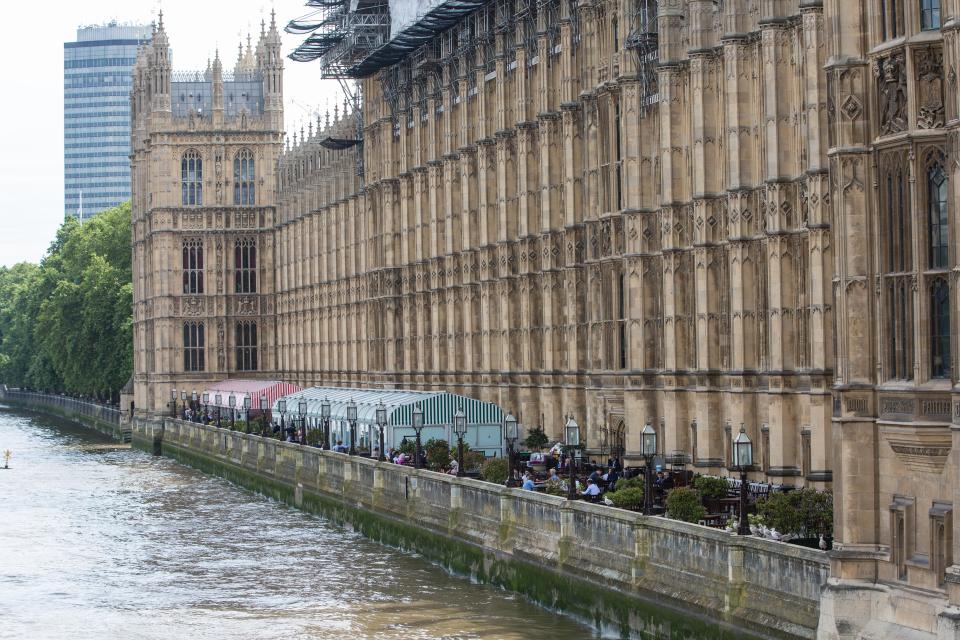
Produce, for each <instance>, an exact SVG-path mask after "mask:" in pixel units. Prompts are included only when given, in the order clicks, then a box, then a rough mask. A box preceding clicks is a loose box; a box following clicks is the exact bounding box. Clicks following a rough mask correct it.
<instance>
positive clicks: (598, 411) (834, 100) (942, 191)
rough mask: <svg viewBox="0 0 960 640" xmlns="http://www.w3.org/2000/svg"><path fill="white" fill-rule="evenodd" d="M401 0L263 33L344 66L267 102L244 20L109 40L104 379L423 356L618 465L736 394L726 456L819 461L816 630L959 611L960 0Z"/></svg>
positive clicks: (209, 377)
mask: <svg viewBox="0 0 960 640" xmlns="http://www.w3.org/2000/svg"><path fill="white" fill-rule="evenodd" d="M403 1H405V0H395V1H391V2H390V3H389V5H388V4H387V3H385V2H380V1H375V0H358V1H357V2H353V3H350V2H347V3H345V4H344V6H343V7H342V11H341V14H338V15H339V17H338V18H337V19H338V20H339V21H340V22H339V23H337V24H338V27H337V28H339V29H341V30H342V32H340V33H338V32H337V31H335V30H334V31H329V32H323V33H320V32H318V33H315V34H314V35H311V36H309V37H308V38H307V40H306V41H305V43H304V46H303V47H301V48H300V49H298V50H297V51H296V52H294V55H293V56H291V57H294V58H295V59H303V60H311V59H313V60H318V62H315V63H314V64H317V66H318V73H319V67H320V66H323V68H324V71H323V73H325V74H328V75H327V77H337V78H341V79H342V78H351V79H353V81H355V82H354V83H353V84H352V85H351V86H353V87H355V91H356V94H355V96H354V99H353V100H352V101H350V102H349V104H347V105H346V106H344V107H343V109H342V110H341V109H340V108H338V109H337V110H336V111H335V112H334V114H333V116H332V117H331V116H325V117H321V118H320V119H319V120H318V121H317V122H316V123H310V124H309V126H308V127H307V128H306V129H305V130H299V131H295V132H289V131H285V129H284V122H283V107H282V104H283V73H282V70H283V61H282V56H283V53H282V52H281V50H280V37H279V33H278V30H277V26H276V23H275V20H271V22H270V24H267V25H264V26H263V28H262V31H261V34H260V37H259V41H258V42H257V43H256V46H255V47H252V46H251V45H249V44H248V45H247V48H246V50H244V49H243V48H241V50H240V52H239V55H238V57H237V60H236V63H235V65H234V68H233V70H232V71H228V72H225V71H224V69H223V63H222V62H221V61H220V59H219V56H218V57H217V58H216V59H215V60H214V61H213V62H212V63H211V65H210V67H209V68H208V69H207V70H206V71H204V72H198V73H182V72H175V71H173V70H172V69H171V68H170V60H169V46H170V45H169V42H168V36H167V34H166V32H165V30H164V27H163V22H162V18H161V21H160V23H159V24H158V26H157V29H156V31H155V33H154V36H153V39H152V41H151V42H150V43H149V44H146V45H144V46H143V47H141V51H140V55H139V57H138V59H137V63H136V66H135V68H134V83H133V90H132V92H131V101H132V134H131V135H132V149H133V151H132V155H131V163H132V178H131V179H132V193H133V223H134V224H133V239H132V240H133V258H134V263H133V264H134V336H135V337H134V340H135V349H134V369H135V376H134V383H135V402H136V407H137V410H138V412H140V413H141V415H143V416H147V415H150V414H157V413H160V412H162V411H163V410H165V408H166V406H167V405H166V403H167V401H168V397H169V396H168V394H169V390H170V389H171V388H174V387H175V388H178V389H182V388H188V389H189V388H201V387H202V386H203V385H204V384H205V383H208V382H212V381H216V380H220V379H223V378H227V377H258V378H269V379H282V380H286V381H289V382H296V383H298V384H301V385H304V386H310V385H339V386H350V387H397V388H414V389H441V388H442V389H444V390H449V391H454V392H457V393H462V394H465V395H469V396H474V397H476V398H479V399H482V400H486V401H492V402H496V403H497V404H499V405H500V406H502V407H504V408H505V409H507V410H511V411H513V412H514V414H515V415H518V416H519V418H520V421H521V422H522V423H523V424H524V425H525V426H527V427H528V428H529V427H531V426H534V425H543V427H544V428H545V429H546V431H547V433H548V434H550V435H551V437H554V438H561V437H562V434H561V429H562V425H563V422H564V419H565V416H568V415H573V416H574V417H575V418H576V420H577V421H578V422H579V423H580V425H581V428H582V429H583V438H584V440H585V441H586V447H587V450H588V453H592V454H593V455H605V454H609V453H615V454H618V455H620V456H621V457H622V458H623V459H624V460H625V461H626V462H627V464H631V463H633V462H635V461H637V460H638V459H639V451H640V431H641V430H642V429H643V427H644V426H645V425H646V424H650V425H652V427H653V428H654V429H655V430H657V432H658V436H659V438H658V442H659V443H660V444H659V447H660V451H661V453H662V455H663V456H664V460H665V463H666V464H672V465H675V466H676V465H683V466H685V467H686V468H687V469H694V470H697V471H699V472H703V473H710V474H714V475H716V474H720V475H725V474H727V473H728V470H729V468H730V466H731V465H732V451H731V441H732V438H733V437H735V436H736V435H737V434H738V433H739V431H740V429H741V425H742V427H743V428H744V429H745V431H746V433H747V434H748V435H749V437H750V438H751V440H752V441H753V442H754V443H755V448H754V451H755V455H754V459H755V464H754V466H753V468H752V471H751V472H750V477H751V478H752V479H755V480H762V481H769V482H774V483H782V484H788V485H794V486H809V487H816V488H820V489H828V488H832V489H833V491H834V492H835V495H836V498H835V547H834V551H833V552H831V575H832V577H831V580H830V583H829V584H828V585H827V586H826V587H825V589H824V596H823V601H822V611H821V628H820V632H819V633H820V636H819V637H821V638H824V639H827V640H833V639H838V640H839V639H841V638H844V639H846V638H861V637H862V638H910V639H913V638H917V639H921V638H924V639H926V638H931V639H932V638H952V639H957V638H960V622H958V618H960V564H955V562H957V563H960V535H956V536H955V535H954V532H955V531H958V529H957V523H955V519H954V518H953V504H954V503H957V504H960V387H957V386H955V385H956V383H957V379H958V370H957V366H956V363H957V362H958V358H960V353H958V349H960V340H958V338H957V326H958V319H960V309H958V295H957V293H958V280H957V276H958V273H960V261H958V248H960V244H958V241H960V236H958V224H957V222H956V219H957V214H958V203H960V187H958V184H960V113H958V88H957V72H958V67H960V0H863V1H861V2H848V1H847V0H822V1H821V0H688V1H681V0H660V1H659V2H657V1H656V0H489V1H484V0H462V1H460V2H454V3H450V2H444V1H443V0H436V1H435V2H433V3H432V5H430V6H432V8H430V9H429V12H428V13H427V14H426V16H419V17H418V18H417V19H416V20H419V22H416V23H415V24H413V25H412V26H408V27H407V28H404V29H402V30H399V31H396V29H397V25H396V23H394V25H393V28H391V19H393V18H395V16H394V17H393V18H391V16H390V15H389V11H390V10H391V9H395V5H399V4H402V3H403ZM308 4H311V6H320V5H322V4H323V3H320V4H317V3H308ZM428 4H430V3H428ZM378 12H379V13H378ZM384 13H386V17H385V18H384ZM351 16H354V18H356V19H355V20H354V21H353V22H351ZM371 16H372V18H371ZM361 18H363V19H361ZM394 22H395V21H394ZM300 26H302V25H297V24H296V23H291V25H290V26H289V27H288V30H290V29H291V28H293V29H294V30H295V29H297V28H299V27H300ZM324 28H326V27H324ZM378 29H379V31H377V30H378ZM305 31H306V30H305ZM331 34H332V35H331ZM365 37H369V38H372V39H373V40H372V41H373V42H374V45H375V46H374V45H370V46H368V47H367V48H364V47H363V46H361V45H360V44H357V43H363V42H369V41H370V40H364V38H365ZM345 43H353V44H352V45H351V46H352V47H353V48H349V47H347V45H346V44H345ZM954 444H957V445H958V446H957V447H956V448H955V447H954V446H953V445H954ZM958 533H960V531H958Z"/></svg>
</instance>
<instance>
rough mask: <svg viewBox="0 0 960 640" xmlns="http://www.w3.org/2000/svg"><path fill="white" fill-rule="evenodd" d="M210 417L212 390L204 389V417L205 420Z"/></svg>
mask: <svg viewBox="0 0 960 640" xmlns="http://www.w3.org/2000/svg"><path fill="white" fill-rule="evenodd" d="M209 417H210V392H209V391H204V392H203V418H204V422H206V420H207V418H209Z"/></svg>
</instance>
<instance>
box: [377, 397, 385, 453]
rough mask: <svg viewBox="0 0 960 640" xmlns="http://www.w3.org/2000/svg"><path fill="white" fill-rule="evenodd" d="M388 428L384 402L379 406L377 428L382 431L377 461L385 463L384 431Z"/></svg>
mask: <svg viewBox="0 0 960 640" xmlns="http://www.w3.org/2000/svg"><path fill="white" fill-rule="evenodd" d="M386 426H387V408H386V407H385V406H384V404H383V402H380V403H379V404H377V428H378V429H379V430H380V453H379V455H378V456H377V460H379V461H380V462H383V461H384V459H385V458H384V455H383V430H384V427H386Z"/></svg>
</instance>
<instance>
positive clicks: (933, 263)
mask: <svg viewBox="0 0 960 640" xmlns="http://www.w3.org/2000/svg"><path fill="white" fill-rule="evenodd" d="M927 219H928V222H929V228H930V268H931V269H946V268H947V258H948V256H947V243H948V242H949V240H948V236H947V175H946V174H945V173H944V171H943V165H941V164H940V163H939V162H937V163H935V164H934V165H932V166H931V167H930V168H929V169H927Z"/></svg>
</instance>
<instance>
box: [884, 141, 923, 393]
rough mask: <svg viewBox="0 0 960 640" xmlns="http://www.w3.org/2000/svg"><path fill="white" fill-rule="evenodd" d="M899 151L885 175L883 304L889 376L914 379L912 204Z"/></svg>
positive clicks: (891, 377)
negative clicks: (909, 202)
mask: <svg viewBox="0 0 960 640" xmlns="http://www.w3.org/2000/svg"><path fill="white" fill-rule="evenodd" d="M901 155H902V154H900V153H899V152H897V153H893V154H890V155H889V156H887V159H886V160H887V161H888V162H889V165H888V166H887V167H886V169H885V171H884V173H883V176H882V179H881V194H880V195H881V201H882V203H883V204H882V207H883V212H884V213H883V226H884V227H885V229H884V243H885V245H886V246H885V247H884V253H885V257H884V259H883V260H881V264H882V265H884V267H885V269H886V272H885V274H884V276H883V278H884V298H883V301H882V302H883V308H884V311H885V317H884V325H885V326H884V328H885V334H886V338H885V340H886V354H885V356H886V357H885V360H886V362H885V367H884V371H885V374H886V378H887V379H893V380H912V379H913V377H914V376H913V374H914V369H913V364H914V343H915V340H914V335H913V328H914V295H915V294H914V291H915V289H916V275H915V269H914V266H913V257H912V255H913V253H912V250H911V249H912V239H911V238H912V236H913V231H912V229H913V227H912V220H911V218H910V213H909V208H908V204H907V203H908V197H907V184H906V175H905V170H904V167H903V165H902V159H901Z"/></svg>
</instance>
